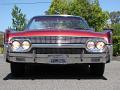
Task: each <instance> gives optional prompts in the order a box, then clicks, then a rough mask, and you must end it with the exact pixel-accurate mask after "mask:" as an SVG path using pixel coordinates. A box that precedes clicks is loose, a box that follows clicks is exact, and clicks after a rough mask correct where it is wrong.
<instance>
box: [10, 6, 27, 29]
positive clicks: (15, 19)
mask: <svg viewBox="0 0 120 90" xmlns="http://www.w3.org/2000/svg"><path fill="white" fill-rule="evenodd" d="M11 14H12V28H13V29H14V30H15V31H22V30H24V28H25V26H26V18H25V17H26V16H25V14H23V13H22V11H21V9H19V8H18V7H17V6H16V5H15V6H14V8H13V9H12V13H11Z"/></svg>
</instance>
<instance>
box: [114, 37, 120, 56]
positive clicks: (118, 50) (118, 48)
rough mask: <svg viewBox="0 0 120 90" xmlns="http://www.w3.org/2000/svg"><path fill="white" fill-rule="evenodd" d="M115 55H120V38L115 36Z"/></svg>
mask: <svg viewBox="0 0 120 90" xmlns="http://www.w3.org/2000/svg"><path fill="white" fill-rule="evenodd" d="M113 55H114V56H118V55H120V36H113Z"/></svg>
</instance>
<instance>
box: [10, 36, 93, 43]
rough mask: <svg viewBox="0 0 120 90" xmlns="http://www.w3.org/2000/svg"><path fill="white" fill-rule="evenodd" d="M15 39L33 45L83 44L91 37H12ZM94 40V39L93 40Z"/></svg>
mask: <svg viewBox="0 0 120 90" xmlns="http://www.w3.org/2000/svg"><path fill="white" fill-rule="evenodd" d="M15 39H29V40H30V41H31V43H35V44H56V43H61V44H84V43H86V41H87V40H88V39H93V37H70V36H39V37H14V38H12V40H15ZM94 39H95V38H94Z"/></svg>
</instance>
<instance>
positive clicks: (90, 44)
mask: <svg viewBox="0 0 120 90" xmlns="http://www.w3.org/2000/svg"><path fill="white" fill-rule="evenodd" d="M87 48H88V49H94V48H95V43H94V42H93V41H89V42H87Z"/></svg>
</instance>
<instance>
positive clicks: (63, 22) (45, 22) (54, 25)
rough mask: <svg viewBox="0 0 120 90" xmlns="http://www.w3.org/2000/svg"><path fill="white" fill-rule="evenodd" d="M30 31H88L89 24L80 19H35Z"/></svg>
mask: <svg viewBox="0 0 120 90" xmlns="http://www.w3.org/2000/svg"><path fill="white" fill-rule="evenodd" d="M27 28H28V29H30V30H31V29H32V30H33V29H88V28H89V26H88V24H87V23H86V22H85V21H84V20H83V19H81V18H79V17H59V16H45V17H36V18H33V19H32V20H31V21H30V23H29V24H28V27H27Z"/></svg>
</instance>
